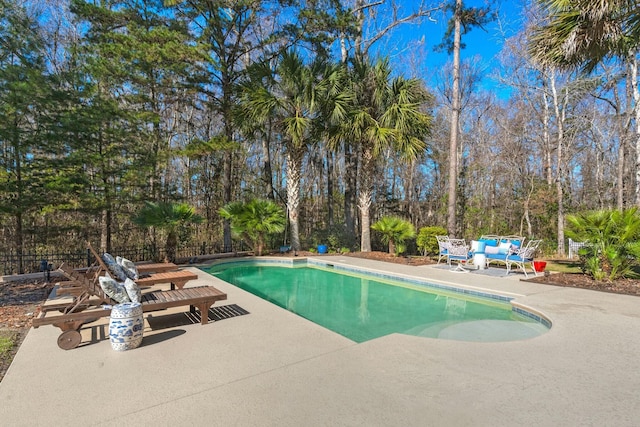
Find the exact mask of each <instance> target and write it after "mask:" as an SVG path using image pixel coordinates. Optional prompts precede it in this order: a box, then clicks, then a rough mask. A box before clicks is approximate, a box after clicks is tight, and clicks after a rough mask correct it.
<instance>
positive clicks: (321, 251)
mask: <svg viewBox="0 0 640 427" xmlns="http://www.w3.org/2000/svg"><path fill="white" fill-rule="evenodd" d="M328 250H329V248H327V245H318V253H319V254H326V253H327V252H328Z"/></svg>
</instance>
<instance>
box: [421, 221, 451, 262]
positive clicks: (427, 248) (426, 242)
mask: <svg viewBox="0 0 640 427" xmlns="http://www.w3.org/2000/svg"><path fill="white" fill-rule="evenodd" d="M446 235H447V230H446V228H443V227H438V226H434V227H422V228H421V229H420V232H419V233H418V238H417V239H416V243H417V245H418V250H419V251H420V252H421V253H422V255H424V256H427V255H437V254H438V252H440V251H439V248H438V240H437V239H436V236H446Z"/></svg>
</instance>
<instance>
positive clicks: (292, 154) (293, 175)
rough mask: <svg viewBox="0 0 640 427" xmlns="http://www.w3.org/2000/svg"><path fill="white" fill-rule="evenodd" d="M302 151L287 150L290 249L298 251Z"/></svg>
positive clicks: (290, 148) (295, 149) (291, 148)
mask: <svg viewBox="0 0 640 427" xmlns="http://www.w3.org/2000/svg"><path fill="white" fill-rule="evenodd" d="M302 157H303V151H302V150H301V149H298V148H295V147H289V150H287V208H288V210H289V223H290V225H291V249H292V250H293V251H299V250H300V224H299V212H298V208H299V206H300V174H301V169H302Z"/></svg>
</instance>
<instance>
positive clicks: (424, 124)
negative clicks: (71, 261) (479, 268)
mask: <svg viewBox="0 0 640 427" xmlns="http://www.w3.org/2000/svg"><path fill="white" fill-rule="evenodd" d="M453 3H455V2H439V1H432V2H428V1H423V2H417V1H416V2H401V1H398V2H397V1H393V0H387V1H378V2H365V1H364V0H316V1H311V0H309V1H298V2H294V1H285V0H273V1H257V0H235V1H230V0H226V1H223V0H209V1H198V0H185V1H176V2H175V3H163V2H162V1H157V0H127V1H96V2H86V1H82V0H72V1H71V2H68V1H63V0H50V1H46V2H41V1H37V2H36V1H25V2H20V1H17V2H16V1H8V0H0V10H1V11H2V13H1V14H0V40H1V41H2V42H1V43H0V116H1V117H2V119H0V163H1V165H0V229H1V234H0V248H1V249H0V257H2V256H5V257H7V259H10V260H11V261H10V262H9V263H8V264H7V263H5V264H3V265H4V267H3V268H4V269H5V271H4V272H2V273H4V274H8V273H12V272H18V271H24V270H29V269H34V268H37V262H38V260H39V259H40V258H43V257H46V255H45V254H47V253H51V252H58V253H59V252H63V251H68V252H69V253H82V252H83V250H84V248H85V245H86V243H85V242H86V241H87V240H89V241H92V242H94V243H96V245H98V246H99V247H100V248H101V249H102V250H106V251H110V252H114V253H119V252H122V251H124V248H130V247H142V246H152V247H154V248H157V247H159V246H161V240H160V239H161V237H162V236H161V233H160V230H158V229H155V228H152V229H147V228H142V227H140V226H138V225H136V224H135V223H134V221H133V218H134V217H135V216H136V214H137V213H138V212H139V211H140V209H141V208H142V207H143V206H145V202H150V201H151V202H186V203H188V204H189V205H191V206H194V207H195V209H196V211H197V213H198V214H199V215H201V216H202V217H203V218H204V221H202V222H201V223H200V224H194V225H192V226H191V227H190V229H188V230H187V229H186V228H185V229H184V230H178V231H180V239H179V242H180V246H182V247H184V248H186V247H192V248H198V249H197V251H198V252H199V253H202V254H204V253H212V252H229V251H234V250H240V249H243V248H242V242H240V241H238V240H234V238H233V236H232V235H231V232H230V227H229V224H228V222H226V221H223V219H222V218H221V217H220V215H219V209H220V208H221V207H222V206H224V205H226V204H228V203H230V202H232V201H244V200H250V199H252V198H256V197H258V198H265V199H271V200H273V201H275V202H276V203H277V204H279V205H281V206H282V207H283V209H285V210H286V212H287V214H288V217H289V219H290V220H291V221H290V223H289V224H290V226H288V228H287V230H286V231H285V232H283V233H282V235H280V236H274V237H273V240H272V241H271V242H270V246H271V247H273V248H277V247H278V246H280V245H288V244H291V242H292V240H293V242H294V246H297V247H298V248H300V249H307V248H310V247H315V246H316V245H318V244H321V243H324V244H330V246H331V247H332V248H334V249H339V248H350V249H351V250H358V249H361V245H362V243H361V242H362V240H361V237H362V234H363V233H365V232H366V231H363V230H368V227H363V223H365V224H366V223H369V222H374V221H375V220H377V219H379V218H382V217H383V216H388V215H397V216H401V217H403V218H406V219H408V220H410V221H411V222H412V223H413V224H414V226H415V227H416V228H421V227H425V226H443V227H445V228H447V229H448V231H449V233H450V234H451V235H452V236H456V237H465V238H474V237H478V236H479V235H481V234H487V233H490V234H518V235H523V236H526V237H528V238H534V237H535V238H541V239H544V242H545V248H544V250H545V251H546V252H547V253H549V254H551V253H559V254H563V253H564V252H565V244H566V243H565V238H564V218H565V215H566V214H567V213H576V212H582V211H587V210H592V209H601V208H611V207H614V208H623V207H629V206H636V205H638V204H639V201H640V185H638V182H639V178H638V177H639V176H640V175H638V171H639V168H638V162H637V158H638V155H639V153H640V150H638V149H637V147H638V146H639V145H638V141H640V138H639V137H638V136H639V135H640V123H638V120H637V118H636V113H637V112H638V111H637V110H638V108H637V105H638V103H639V102H640V93H639V92H638V85H637V63H636V59H635V58H632V60H629V61H626V62H624V63H619V62H615V61H608V62H605V63H603V64H601V65H599V66H598V68H596V69H595V70H594V71H593V72H592V73H591V74H589V75H585V74H582V73H580V72H579V71H572V72H569V71H561V70H559V69H554V68H552V67H548V66H542V65H539V64H538V63H537V62H536V61H534V60H533V59H532V58H531V57H530V55H529V53H528V52H529V50H528V48H527V46H528V40H529V35H530V34H531V29H532V28H534V27H535V26H537V25H539V24H540V23H541V22H543V21H544V16H543V13H541V12H540V10H539V9H538V7H537V3H535V2H529V1H522V2H520V3H518V7H517V8H516V9H517V10H518V12H519V13H518V15H517V16H513V15H512V16H510V17H509V18H508V19H514V20H518V28H519V30H518V32H517V33H516V34H515V35H511V36H508V35H506V34H505V37H504V39H503V40H501V44H502V50H501V52H500V54H499V55H498V57H497V62H496V63H497V64H498V65H497V66H494V67H492V68H491V69H490V70H489V69H487V67H486V63H483V61H482V60H481V59H479V58H478V57H466V58H465V56H464V49H463V50H462V56H463V60H462V62H461V73H460V75H461V77H460V82H459V84H460V85H459V88H460V94H461V98H460V104H459V107H455V104H454V97H453V96H452V93H453V86H454V83H453V79H452V75H453V73H452V68H453V65H452V62H450V61H447V62H445V63H442V64H438V65H434V64H432V63H429V64H427V61H425V58H426V57H427V56H428V55H429V54H430V53H429V52H428V51H429V49H430V48H429V47H428V46H427V44H425V43H424V40H425V38H427V39H431V41H433V40H432V39H434V38H437V39H438V40H437V41H439V42H440V41H441V42H442V44H441V50H442V51H443V52H445V53H447V52H450V51H451V50H452V49H451V48H452V45H451V42H450V40H449V38H448V36H449V35H450V34H449V33H447V34H445V36H444V37H443V35H442V34H441V33H440V32H437V31H434V33H433V34H431V33H428V32H427V33H425V32H423V30H424V29H425V28H427V29H428V28H429V26H428V25H429V23H430V22H441V23H442V22H446V23H450V22H452V19H451V16H452V4H453ZM470 3H472V2H470ZM476 3H477V2H476ZM499 7H500V4H499V3H496V2H488V3H486V4H485V3H484V2H482V4H481V5H479V6H478V7H477V8H475V7H474V8H470V9H469V10H470V11H472V12H474V13H485V15H483V16H486V17H487V19H486V20H485V21H483V20H482V19H480V20H475V21H474V20H473V19H472V20H469V21H467V22H466V24H467V25H468V26H467V25H465V26H464V28H463V36H462V37H463V39H462V42H463V43H464V37H465V36H466V35H467V34H468V32H469V31H482V27H483V26H484V27H486V21H488V20H489V15H490V19H491V20H492V22H494V23H497V24H498V26H500V25H508V22H507V21H504V19H505V18H504V16H501V15H500V14H499V10H500V9H499ZM513 7H514V6H513V5H512V6H511V8H513ZM475 16H476V17H477V16H478V15H475ZM501 20H502V21H501ZM412 26H413V27H412ZM494 26H495V24H494ZM474 27H475V28H476V29H473V28H474ZM477 27H480V28H479V29H478V28H477ZM403 28H404V29H403ZM407 28H409V29H412V30H407ZM418 29H419V31H418ZM400 31H401V32H402V35H403V37H402V40H403V42H402V43H403V46H404V48H403V49H400V51H399V52H395V53H394V55H393V57H391V58H385V57H384V56H383V55H384V54H385V52H386V53H388V51H389V49H388V46H390V45H393V35H394V34H396V35H397V34H398V32H400ZM494 36H495V35H494V34H492V37H494ZM411 37H413V38H411ZM446 57H447V58H449V56H446ZM487 73H491V78H492V81H493V82H495V84H493V85H491V86H490V87H488V86H487V85H486V84H484V83H483V82H486V79H485V78H486V75H487ZM329 83H330V84H329ZM403 88H404V89H403ZM407 88H408V89H407ZM405 89H406V90H405ZM402 90H405V92H403V91H402ZM407 93H409V94H411V97H410V98H409V99H404V98H402V96H401V95H403V94H407ZM262 95H265V96H264V97H261V96H262ZM266 95H269V96H266ZM378 95H380V96H378ZM267 101H268V102H267ZM341 105H342V107H340V106H341ZM392 107H394V108H396V110H393V108H392ZM390 111H392V112H393V111H395V113H394V114H395V116H397V117H396V118H395V119H394V120H392V121H393V123H392V126H391V125H390V126H387V127H385V126H384V125H385V123H386V122H385V120H387V119H388V116H389V115H393V114H392V113H390ZM407 111H409V112H412V114H413V113H416V114H414V115H410V118H409V120H408V121H407V123H409V125H410V126H409V128H410V130H411V131H406V132H405V133H403V134H402V135H403V137H404V138H405V139H403V140H402V141H400V140H401V139H402V138H398V137H397V136H396V135H397V133H398V128H399V125H398V123H400V119H399V118H398V117H401V116H402V114H404V113H407ZM454 111H455V112H458V113H459V122H458V125H457V127H456V128H457V135H458V136H457V138H458V141H457V145H456V147H455V150H454V151H451V149H450V147H451V145H450V141H451V134H452V132H451V127H450V124H451V116H452V112H454ZM258 112H259V113H260V114H258ZM385 113H387V114H386V115H385ZM417 113H419V114H417ZM365 116H366V119H367V120H366V121H367V123H368V125H367V126H368V127H366V126H365V125H362V123H361V122H362V121H363V117H365ZM395 116H394V117H395ZM357 120H361V122H358V121H357ZM403 123H404V122H403ZM386 124H387V125H389V123H386ZM394 126H395V127H394ZM356 128H358V129H361V130H363V129H364V130H363V131H362V132H360V133H357V132H354V129H356ZM388 128H389V129H391V128H393V129H392V130H393V132H391V131H389V133H385V132H386V130H387V129H388ZM374 130H375V132H374ZM389 135H391V136H389ZM403 141H404V143H402V142H403ZM452 155H453V157H454V159H455V160H456V161H455V162H454V164H455V167H453V169H452V166H451V164H452V163H451V156H452ZM292 165H293V166H296V167H292ZM451 177H453V179H454V181H455V182H454V184H455V185H454V189H455V199H454V200H455V204H454V208H455V209H454V216H455V217H454V221H453V222H452V221H451V218H450V217H449V214H450V211H449V212H448V208H449V206H448V204H449V203H448V202H449V200H451V197H450V195H451V193H450V192H449V184H450V183H451V182H452V179H451ZM365 214H366V216H365ZM371 248H372V249H380V250H384V245H383V244H382V242H381V241H380V240H379V239H378V237H377V236H376V235H375V234H373V235H372V239H371ZM367 249H369V248H367ZM412 250H413V251H415V248H413V249H412V248H411V247H409V252H411V251H412ZM27 255H28V256H27Z"/></svg>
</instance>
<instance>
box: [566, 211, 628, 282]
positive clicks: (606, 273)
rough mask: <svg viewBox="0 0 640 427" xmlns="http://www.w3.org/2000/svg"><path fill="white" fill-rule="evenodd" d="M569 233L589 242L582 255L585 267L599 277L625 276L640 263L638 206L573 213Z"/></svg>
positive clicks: (573, 237) (581, 251)
mask: <svg viewBox="0 0 640 427" xmlns="http://www.w3.org/2000/svg"><path fill="white" fill-rule="evenodd" d="M567 220H568V221H569V229H568V230H567V235H568V236H569V237H571V238H572V239H575V240H577V241H581V242H586V245H585V246H583V247H582V248H581V249H580V251H579V254H580V255H581V257H582V258H583V260H584V266H583V270H584V271H585V272H586V273H587V274H589V275H590V276H592V277H593V278H594V279H596V280H602V279H606V280H609V281H612V280H615V279H617V278H619V277H625V276H627V275H628V274H629V273H631V269H632V267H634V266H636V265H638V257H639V256H640V215H639V213H638V208H635V207H634V208H630V209H626V210H623V211H620V210H600V211H595V212H585V213H582V214H578V215H569V216H568V217H567Z"/></svg>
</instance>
